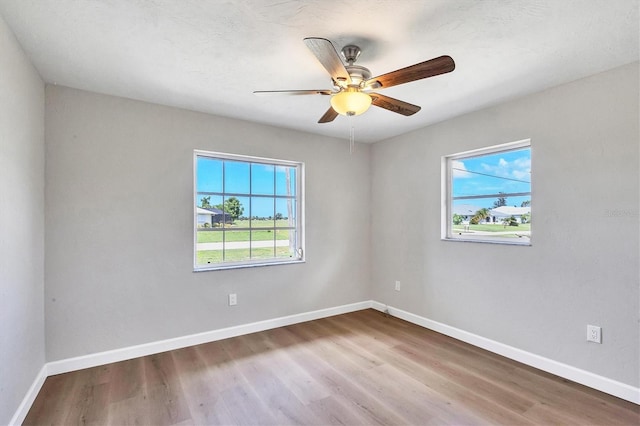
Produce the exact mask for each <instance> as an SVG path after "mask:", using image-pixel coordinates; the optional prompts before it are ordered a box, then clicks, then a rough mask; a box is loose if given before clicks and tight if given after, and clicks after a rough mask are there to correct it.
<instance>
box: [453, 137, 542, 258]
mask: <svg viewBox="0 0 640 426" xmlns="http://www.w3.org/2000/svg"><path fill="white" fill-rule="evenodd" d="M523 148H529V149H530V150H531V139H524V140H520V141H516V142H509V143H505V144H500V145H493V146H490V147H486V148H480V149H474V150H470V151H465V152H459V153H456V154H451V155H446V156H443V157H442V160H441V173H442V178H441V183H442V188H441V200H442V202H441V221H440V225H441V239H442V240H443V241H464V242H473V243H490V244H509V245H518V246H530V245H531V236H529V237H528V238H526V237H525V238H499V237H491V238H482V237H472V236H469V235H465V234H464V233H463V234H459V233H456V232H454V231H453V229H452V228H453V220H452V218H453V208H452V206H453V201H454V197H453V196H452V190H453V172H452V167H451V164H452V163H453V161H455V160H462V159H465V158H472V157H479V156H483V155H488V154H498V153H501V152H509V151H516V150H519V149H523ZM531 180H533V179H531ZM532 194H533V190H532V189H531V191H530V192H522V193H500V194H489V195H483V196H482V197H484V198H495V197H501V196H504V197H507V198H508V197H509V196H511V197H514V196H525V195H528V196H529V197H532ZM473 197H474V196H469V197H468V198H473ZM463 198H466V197H456V199H463ZM475 198H478V197H475ZM532 204H533V200H532Z"/></svg>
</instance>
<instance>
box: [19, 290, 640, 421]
mask: <svg viewBox="0 0 640 426" xmlns="http://www.w3.org/2000/svg"><path fill="white" fill-rule="evenodd" d="M368 308H373V309H376V310H378V311H384V310H385V309H388V311H389V314H390V315H392V316H394V317H398V318H400V319H403V320H405V321H408V322H411V323H413V324H416V325H419V326H422V327H425V328H428V329H430V330H433V331H437V332H438V333H442V334H444V335H447V336H450V337H453V338H455V339H458V340H461V341H463V342H466V343H469V344H471V345H474V346H477V347H480V348H482V349H486V350H488V351H490V352H494V353H496V354H499V355H502V356H505V357H507V358H510V359H513V360H515V361H518V362H521V363H523V364H526V365H529V366H531V367H535V368H538V369H540V370H543V371H546V372H548V373H551V374H555V375H556V376H560V377H564V378H566V379H569V380H572V381H574V382H577V383H580V384H583V385H585V386H589V387H591V388H593V389H597V390H599V391H602V392H605V393H608V394H610V395H613V396H616V397H618V398H621V399H624V400H627V401H630V402H633V403H635V404H640V388H635V387H633V386H630V385H627V384H625V383H621V382H618V381H615V380H611V379H608V378H606V377H603V376H599V375H597V374H594V373H591V372H589V371H586V370H581V369H579V368H576V367H572V366H570V365H567V364H563V363H560V362H557V361H554V360H552V359H549V358H545V357H542V356H539V355H535V354H532V353H530V352H526V351H523V350H521V349H518V348H514V347H512V346H509V345H505V344H503V343H500V342H496V341H494V340H491V339H487V338H484V337H482V336H478V335H476V334H473V333H469V332H467V331H464V330H460V329H458V328H455V327H451V326H449V325H446V324H442V323H439V322H437V321H433V320H430V319H427V318H424V317H421V316H419V315H415V314H412V313H410V312H407V311H403V310H401V309H397V308H393V307H391V306H388V305H385V304H383V303H380V302H376V301H372V300H368V301H364V302H358V303H352V304H349V305H342V306H337V307H334V308H327V309H320V310H317V311H311V312H305V313H301V314H296V315H289V316H285V317H279V318H274V319H270V320H265V321H258V322H254V323H250V324H243V325H238V326H235V327H228V328H222V329H219V330H212V331H206V332H204V333H198V334H191V335H188V336H182V337H176V338H174V339H167V340H161V341H158V342H151V343H145V344H142V345H136V346H131V347H127V348H121V349H114V350H111V351H106V352H99V353H95V354H89V355H84V356H79V357H75V358H68V359H63V360H60V361H53V362H49V363H46V364H45V365H44V366H43V367H42V369H41V370H40V372H39V373H38V375H37V377H36V378H35V380H34V382H33V384H32V385H31V387H30V388H29V390H28V391H27V394H26V395H25V397H24V399H23V400H22V402H21V403H20V406H19V407H18V410H17V411H16V413H15V414H14V415H13V418H12V419H11V422H10V423H9V424H10V425H20V424H22V422H23V421H24V419H25V417H26V416H27V413H28V412H29V409H30V408H31V405H32V404H33V401H34V400H35V399H36V396H37V395H38V392H39V391H40V389H41V388H42V385H43V383H44V381H45V379H46V378H47V377H48V376H52V375H55V374H61V373H67V372H70V371H76V370H81V369H83V368H90V367H97V366H99V365H104V364H109V363H112V362H118V361H125V360H128V359H132V358H137V357H141V356H146V355H153V354H157V353H160V352H165V351H170V350H174V349H180V348H185V347H188V346H193V345H199V344H202V343H208V342H213V341H216V340H222V339H227V338H230V337H235V336H241V335H244V334H249V333H256V332H259V331H264V330H270V329H273V328H278V327H284V326H287V325H292V324H298V323H301V322H306V321H312V320H316V319H321V318H327V317H331V316H334V315H340V314H346V313H349V312H355V311H360V310H363V309H368Z"/></svg>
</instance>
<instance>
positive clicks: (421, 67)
mask: <svg viewBox="0 0 640 426" xmlns="http://www.w3.org/2000/svg"><path fill="white" fill-rule="evenodd" d="M455 68H456V64H455V62H453V59H452V58H451V56H440V57H438V58H434V59H430V60H428V61H424V62H420V63H419V64H415V65H411V66H409V67H406V68H402V69H399V70H396V71H392V72H390V73H387V74H383V75H380V76H378V77H373V78H370V79H369V80H367V81H366V82H365V84H364V85H365V86H368V85H371V84H375V83H376V82H377V83H379V84H380V86H381V87H391V86H397V85H398V84H404V83H409V82H410V81H416V80H421V79H423V78H427V77H433V76H435V75H440V74H445V73H448V72H451V71H453V70H454V69H455Z"/></svg>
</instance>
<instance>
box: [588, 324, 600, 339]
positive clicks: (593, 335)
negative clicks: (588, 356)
mask: <svg viewBox="0 0 640 426" xmlns="http://www.w3.org/2000/svg"><path fill="white" fill-rule="evenodd" d="M587 341H588V342H594V343H602V329H601V328H600V327H598V326H597V325H587Z"/></svg>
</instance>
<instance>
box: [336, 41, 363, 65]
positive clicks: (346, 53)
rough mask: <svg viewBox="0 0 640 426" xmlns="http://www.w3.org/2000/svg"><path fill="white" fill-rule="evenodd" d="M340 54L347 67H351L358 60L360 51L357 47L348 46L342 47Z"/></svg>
mask: <svg viewBox="0 0 640 426" xmlns="http://www.w3.org/2000/svg"><path fill="white" fill-rule="evenodd" d="M340 52H341V53H342V56H343V57H344V59H345V60H346V61H347V63H348V64H349V65H353V63H354V62H355V61H356V60H357V59H358V56H360V53H361V52H362V51H361V50H360V48H359V47H358V46H356V45H353V44H349V45H347V46H345V47H343V48H342V50H341V51H340Z"/></svg>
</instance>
